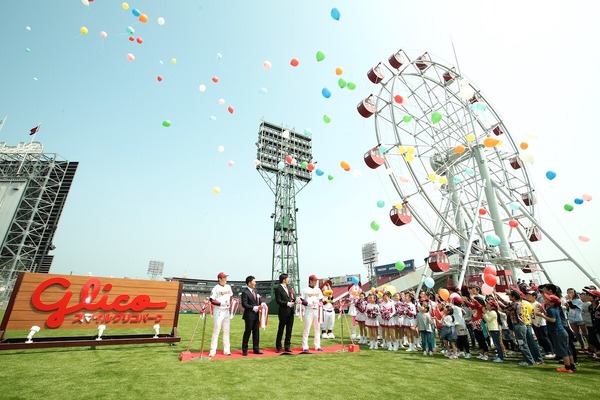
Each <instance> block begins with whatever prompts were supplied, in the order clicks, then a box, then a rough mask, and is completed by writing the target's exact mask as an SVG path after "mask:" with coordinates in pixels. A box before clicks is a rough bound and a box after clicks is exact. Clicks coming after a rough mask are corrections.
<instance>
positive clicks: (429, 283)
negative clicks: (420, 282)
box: [425, 276, 435, 289]
mask: <svg viewBox="0 0 600 400" xmlns="http://www.w3.org/2000/svg"><path fill="white" fill-rule="evenodd" d="M433 285H435V281H434V280H433V278H432V277H430V276H428V277H427V278H425V286H427V287H428V288H429V289H431V288H432V287H433Z"/></svg>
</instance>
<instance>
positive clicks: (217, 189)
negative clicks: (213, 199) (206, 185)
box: [213, 186, 221, 194]
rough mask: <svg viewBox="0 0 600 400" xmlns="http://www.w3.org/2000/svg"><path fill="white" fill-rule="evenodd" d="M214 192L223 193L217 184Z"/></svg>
mask: <svg viewBox="0 0 600 400" xmlns="http://www.w3.org/2000/svg"><path fill="white" fill-rule="evenodd" d="M213 193H214V194H219V193H221V188H219V187H218V186H215V187H214V188H213Z"/></svg>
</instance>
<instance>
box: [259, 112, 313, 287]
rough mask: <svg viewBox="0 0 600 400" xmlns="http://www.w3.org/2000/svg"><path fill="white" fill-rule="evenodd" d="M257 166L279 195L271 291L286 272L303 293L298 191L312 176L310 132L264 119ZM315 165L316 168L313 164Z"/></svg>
mask: <svg viewBox="0 0 600 400" xmlns="http://www.w3.org/2000/svg"><path fill="white" fill-rule="evenodd" d="M256 147H257V166H256V169H257V171H258V172H259V173H260V175H261V176H262V178H263V179H264V181H265V182H266V183H267V185H268V186H269V188H270V189H271V191H272V192H273V194H274V195H275V205H274V210H273V213H272V214H271V218H272V219H273V259H272V268H271V280H272V283H271V295H272V294H273V291H274V287H275V284H277V283H278V282H279V275H280V274H282V273H286V274H288V275H289V277H290V285H292V287H293V288H294V290H295V291H296V293H300V265H299V259H298V235H297V219H296V215H297V212H298V207H297V206H296V195H297V194H298V193H299V192H300V191H301V190H302V189H303V188H304V187H306V185H307V184H308V183H309V182H310V181H311V179H312V172H311V170H309V168H308V166H309V163H310V165H312V166H313V167H314V164H313V163H312V141H311V138H310V137H309V136H307V135H304V134H300V133H297V132H295V131H293V130H289V129H286V128H285V127H283V126H277V125H274V124H271V123H269V122H266V121H261V124H260V128H259V132H258V142H256ZM311 169H312V168H311Z"/></svg>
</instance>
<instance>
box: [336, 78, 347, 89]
mask: <svg viewBox="0 0 600 400" xmlns="http://www.w3.org/2000/svg"><path fill="white" fill-rule="evenodd" d="M346 85H348V82H346V80H345V79H344V78H340V79H338V86H339V87H340V89H343V88H345V87H346Z"/></svg>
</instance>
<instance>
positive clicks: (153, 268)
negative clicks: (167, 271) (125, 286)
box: [148, 261, 165, 281]
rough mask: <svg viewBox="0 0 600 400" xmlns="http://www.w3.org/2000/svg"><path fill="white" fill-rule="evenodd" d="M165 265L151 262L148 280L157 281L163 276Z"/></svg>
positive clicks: (159, 262) (160, 262)
mask: <svg viewBox="0 0 600 400" xmlns="http://www.w3.org/2000/svg"><path fill="white" fill-rule="evenodd" d="M164 268H165V263H164V262H162V261H150V263H148V278H150V279H151V280H153V281H155V280H157V279H158V278H160V277H161V276H162V274H163V270H164Z"/></svg>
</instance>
